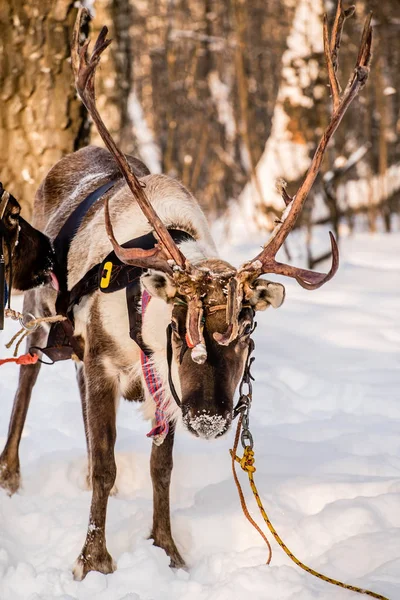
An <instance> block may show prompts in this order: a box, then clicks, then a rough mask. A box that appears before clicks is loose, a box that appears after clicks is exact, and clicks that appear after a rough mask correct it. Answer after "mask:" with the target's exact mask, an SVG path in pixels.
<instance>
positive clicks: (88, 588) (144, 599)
mask: <svg viewBox="0 0 400 600" xmlns="http://www.w3.org/2000/svg"><path fill="white" fill-rule="evenodd" d="M261 244H262V240H261V239H260V240H255V239H254V240H253V245H252V246H251V247H250V245H249V244H245V245H242V246H241V247H235V248H233V249H232V248H230V249H229V250H228V249H226V250H225V256H226V257H229V260H231V261H232V262H234V264H237V265H238V264H240V263H241V262H243V261H244V260H245V259H248V258H249V257H250V256H254V255H255V254H256V253H257V252H258V248H259V246H260V245H261ZM399 254H400V235H399V234H392V235H390V236H386V235H384V234H379V235H375V236H369V235H366V234H357V235H356V236H355V237H354V238H352V239H345V240H344V242H343V248H342V250H341V267H340V269H339V273H338V275H337V276H336V277H335V278H334V279H333V280H332V281H331V282H329V284H327V285H326V286H324V287H323V288H321V289H320V290H318V291H315V292H307V291H305V290H303V289H302V288H300V287H299V286H298V285H297V284H296V283H295V282H291V281H286V282H285V283H286V288H287V294H286V301H285V304H284V305H283V307H282V308H281V309H280V310H276V311H275V310H272V309H269V310H268V311H267V313H261V314H259V316H258V318H257V320H258V323H259V324H258V328H257V330H256V333H255V340H256V352H255V356H256V362H255V365H254V369H253V371H254V375H255V377H256V382H255V385H254V400H253V408H252V413H251V420H250V425H251V430H252V433H253V436H254V439H255V456H256V468H257V471H256V473H255V480H256V483H257V485H258V489H259V493H260V495H261V498H262V500H263V502H264V506H265V508H266V510H267V512H268V514H269V516H270V518H271V521H272V523H273V524H274V526H275V527H276V529H277V530H278V532H279V533H280V535H281V536H282V538H283V540H284V541H285V542H286V544H287V545H288V546H289V548H290V549H291V550H292V551H293V552H294V554H295V555H296V556H297V557H298V558H299V559H300V560H302V561H303V562H305V563H306V564H308V565H309V566H311V567H312V568H314V569H317V570H321V571H322V572H323V573H325V574H327V575H328V576H331V577H334V578H338V579H342V580H344V581H345V582H348V583H350V584H353V585H358V586H362V587H366V588H369V589H372V590H373V591H375V592H377V593H380V594H383V595H385V596H387V597H388V598H390V599H391V600H396V598H399V597H400V542H399V540H400V434H399V431H400V402H399V392H398V390H399V386H400V369H399V367H400V359H399V356H400V354H399V350H400V328H399V326H400V314H399V284H400V265H399V262H398V256H399ZM14 301H15V307H16V308H18V307H19V306H20V304H18V302H17V301H16V299H14ZM15 329H16V326H15V324H13V323H12V324H11V325H10V323H9V322H7V330H6V331H5V332H4V333H3V334H2V335H1V348H2V352H1V356H2V357H3V356H6V355H7V351H6V350H5V349H4V343H5V342H6V341H8V339H9V338H10V337H11V335H12V332H13V331H15ZM17 373H18V371H17V368H16V367H15V366H13V365H10V364H7V365H4V366H2V367H1V380H0V389H1V402H2V415H3V418H2V421H1V425H0V443H1V444H3V443H4V441H5V439H6V432H7V426H8V418H9V414H10V412H11V406H12V400H13V394H14V391H15V388H16V384H17ZM148 427H149V425H148V423H146V422H144V421H143V420H142V419H141V417H140V415H139V411H138V410H137V409H136V408H135V407H134V406H132V404H129V403H121V405H120V409H119V416H118V440H117V446H116V456H117V464H118V476H117V488H118V492H117V494H116V495H115V496H113V497H111V498H110V501H109V509H108V515H107V542H108V549H109V551H110V553H111V554H112V555H113V557H114V559H115V560H116V562H117V566H118V569H117V571H116V572H115V573H114V574H112V575H107V576H105V575H102V574H99V573H90V574H89V575H88V576H87V577H86V579H85V580H84V581H83V582H76V581H74V580H73V578H72V574H71V568H72V565H73V563H74V560H75V559H76V557H77V556H78V555H79V552H80V550H81V547H82V544H83V541H84V538H85V534H86V529H87V522H88V516H89V504H90V498H91V494H90V492H88V491H87V490H86V489H85V475H86V458H85V441H84V431H83V424H82V418H81V415H80V405H79V399H78V393H77V387H76V385H75V383H74V368H73V364H72V363H59V364H58V365H55V366H53V367H43V371H42V373H41V375H40V377H39V381H38V384H37V386H36V388H35V391H34V395H33V399H32V405H31V408H30V412H29V415H28V421H27V425H26V428H25V431H24V437H23V440H22V444H21V469H22V475H23V489H22V490H21V492H20V493H18V494H16V495H14V496H13V497H12V498H9V497H8V496H7V495H6V494H5V492H3V491H0V515H1V517H0V598H1V600H54V599H60V600H86V599H88V600H89V599H96V600H188V599H190V600H228V599H229V600H243V598H251V599H252V600H265V599H266V598H270V599H274V600H275V599H276V600H310V599H316V600H322V599H323V600H330V599H332V600H333V599H335V600H346V599H349V600H350V599H351V598H354V599H355V598H357V597H359V596H358V595H356V594H355V593H352V592H350V591H347V590H341V589H339V588H337V587H335V586H332V585H329V584H328V583H325V582H323V581H319V580H317V579H316V578H314V577H312V576H311V575H309V574H307V573H305V572H303V571H301V570H300V569H299V568H298V567H297V566H296V565H294V563H292V562H291V561H290V560H289V558H288V557H287V556H286V555H285V554H284V553H283V551H282V550H281V549H280V548H279V547H278V546H277V544H276V543H275V541H274V540H273V539H272V536H271V535H270V534H268V537H269V539H270V540H271V543H272V548H273V557H272V563H271V565H270V566H266V565H265V561H266V559H267V556H268V552H267V548H266V547H265V545H264V543H263V541H262V540H261V538H260V537H259V535H258V534H257V532H256V531H255V530H254V529H253V528H252V527H251V526H250V525H249V524H248V522H247V521H246V519H245V518H244V516H243V514H242V511H241V507H240V503H239V500H238V497H237V493H236V489H235V486H234V483H233V479H232V475H231V472H230V457H229V453H228V450H229V448H231V447H232V441H233V431H231V432H230V433H229V434H227V435H226V436H223V437H222V438H220V439H218V440H213V441H206V440H204V439H201V440H200V439H196V438H194V437H193V436H190V434H189V433H186V432H185V431H184V430H183V429H182V430H180V431H179V432H178V434H177V440H176V448H175V466H174V472H173V481H172V490H171V504H172V527H173V531H174V536H175V540H176V542H177V545H178V547H179V550H180V551H181V553H182V554H183V556H184V557H185V558H186V560H187V563H188V565H189V568H188V571H182V570H179V571H173V570H171V569H170V568H169V566H168V564H169V561H168V558H167V556H166V555H165V553H164V552H163V551H162V550H160V549H159V548H156V547H154V546H153V545H152V543H151V541H149V540H147V536H148V534H149V531H150V527H151V517H152V491H151V483H150V475H149V453H150V447H151V446H150V441H149V440H148V439H147V438H146V432H147V430H148ZM240 478H241V480H242V482H243V489H244V493H245V496H246V499H247V502H248V506H249V509H250V511H251V513H252V515H253V516H254V517H255V518H256V520H257V521H258V523H260V525H261V524H262V520H261V518H260V516H259V514H258V512H257V506H256V504H255V502H254V500H253V497H252V495H251V492H250V490H249V488H248V485H247V480H246V476H245V474H244V473H240Z"/></svg>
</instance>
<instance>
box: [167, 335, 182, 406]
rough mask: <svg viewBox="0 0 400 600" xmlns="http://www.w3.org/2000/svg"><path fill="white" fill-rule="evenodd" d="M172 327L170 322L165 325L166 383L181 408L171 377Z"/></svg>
mask: <svg viewBox="0 0 400 600" xmlns="http://www.w3.org/2000/svg"><path fill="white" fill-rule="evenodd" d="M172 355H173V352H172V327H171V323H170V324H169V325H168V327H167V363H168V383H169V387H170V390H171V394H172V396H173V398H174V400H175V402H176V403H177V405H178V406H179V408H181V406H182V402H181V399H180V398H179V396H178V393H177V391H176V389H175V385H174V381H173V379H172Z"/></svg>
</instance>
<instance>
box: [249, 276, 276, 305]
mask: <svg viewBox="0 0 400 600" xmlns="http://www.w3.org/2000/svg"><path fill="white" fill-rule="evenodd" d="M252 289H253V295H252V296H251V297H250V298H249V301H250V304H251V305H252V307H253V308H254V310H265V309H266V308H268V306H269V305H271V306H273V307H274V308H279V307H280V306H281V305H282V304H283V301H284V299H285V288H284V286H283V285H282V284H281V283H275V281H267V280H266V279H256V280H255V282H254V284H253V286H252Z"/></svg>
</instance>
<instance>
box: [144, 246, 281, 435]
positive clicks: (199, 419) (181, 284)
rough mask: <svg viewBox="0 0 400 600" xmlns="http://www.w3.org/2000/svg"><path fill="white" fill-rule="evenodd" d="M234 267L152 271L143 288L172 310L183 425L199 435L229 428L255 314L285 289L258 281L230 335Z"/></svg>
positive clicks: (211, 264)
mask: <svg viewBox="0 0 400 600" xmlns="http://www.w3.org/2000/svg"><path fill="white" fill-rule="evenodd" d="M236 275H237V271H236V269H234V268H233V267H232V266H231V265H230V264H228V263H227V262H225V261H223V260H219V259H215V258H212V259H207V260H203V261H202V262H200V263H197V264H196V267H195V270H193V269H192V276H191V277H186V276H185V275H184V274H182V273H180V274H179V273H176V274H172V275H169V274H167V273H165V272H162V271H149V272H147V273H146V274H144V275H143V276H142V286H143V287H144V288H145V290H146V291H147V292H148V293H149V294H150V295H151V296H153V297H154V298H158V299H160V300H161V301H164V302H166V303H167V304H168V305H170V307H171V311H170V322H169V324H168V329H167V337H166V341H167V344H168V345H169V346H170V349H171V351H172V360H173V362H174V368H173V369H171V372H172V373H174V382H173V384H172V385H173V386H175V385H176V388H177V390H178V391H177V396H178V402H179V403H180V405H181V409H182V417H183V422H184V423H185V425H186V427H187V429H188V430H189V431H191V432H192V433H194V434H195V435H200V436H203V437H206V438H210V437H216V436H219V435H222V434H223V433H224V432H225V431H227V429H228V428H229V425H230V422H231V419H232V411H233V397H234V393H235V390H236V387H237V385H238V383H239V380H240V377H241V375H242V373H243V369H244V365H245V362H246V359H247V355H248V350H249V342H250V336H251V333H252V331H253V320H254V315H255V311H256V310H264V309H266V308H267V307H268V306H270V305H272V306H274V307H275V308H277V307H278V306H280V305H281V304H282V302H283V299H284V294H285V290H284V287H283V286H282V285H281V284H279V283H272V282H268V281H265V280H260V279H259V280H258V281H257V283H256V285H255V287H254V291H253V293H252V294H251V296H250V297H249V299H248V300H246V301H245V302H244V303H243V304H242V306H241V308H240V311H239V313H238V315H237V318H236V320H235V323H236V325H237V327H236V329H237V335H236V336H235V337H234V339H232V340H231V341H229V340H226V339H225V336H224V334H225V333H226V332H227V331H228V329H229V327H228V324H227V316H228V313H227V311H228V300H229V293H230V290H231V288H232V281H235V277H236Z"/></svg>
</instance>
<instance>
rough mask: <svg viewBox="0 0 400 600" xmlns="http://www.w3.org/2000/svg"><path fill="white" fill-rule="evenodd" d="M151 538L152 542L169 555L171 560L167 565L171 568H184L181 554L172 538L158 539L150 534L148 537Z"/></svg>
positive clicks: (184, 564)
mask: <svg viewBox="0 0 400 600" xmlns="http://www.w3.org/2000/svg"><path fill="white" fill-rule="evenodd" d="M149 539H152V540H153V544H154V545H155V546H158V547H159V548H162V549H163V550H164V551H165V553H166V554H167V556H169V557H170V559H171V562H170V564H169V566H170V567H171V569H186V563H185V561H184V560H183V558H182V556H181V555H180V554H179V550H178V548H177V547H176V546H175V542H174V540H173V539H172V538H171V539H169V540H162V539H158V538H157V536H155V535H153V534H151V535H150V538H149Z"/></svg>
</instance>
